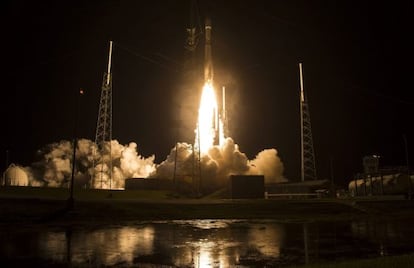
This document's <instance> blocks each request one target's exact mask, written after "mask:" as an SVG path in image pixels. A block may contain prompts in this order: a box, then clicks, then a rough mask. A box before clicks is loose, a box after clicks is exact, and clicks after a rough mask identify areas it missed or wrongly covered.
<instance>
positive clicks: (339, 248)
mask: <svg viewBox="0 0 414 268" xmlns="http://www.w3.org/2000/svg"><path fill="white" fill-rule="evenodd" d="M413 223H414V222H407V221H393V220H387V221H384V220H360V221H358V220H350V221H339V222H338V221H337V222H290V223H286V222H280V221H277V220H265V219H260V220H259V219H258V220H254V219H253V220H252V219H250V220H231V219H223V220H220V219H214V220H213V219H203V220H165V221H138V222H134V223H123V224H117V225H114V224H112V225H104V226H99V224H97V223H96V224H93V225H73V226H60V227H56V226H55V227H52V226H50V227H47V226H43V227H42V228H39V227H36V228H31V227H30V226H26V227H19V228H15V227H14V226H11V225H10V226H3V228H2V229H1V230H0V240H1V242H2V243H1V244H0V266H1V267H21V266H28V265H29V266H32V267H42V266H43V267H66V266H72V267H104V266H109V267H232V266H233V267H235V266H236V267H275V266H289V265H296V264H305V263H321V262H339V261H343V260H349V259H359V258H371V257H380V256H391V255H400V254H405V253H412V252H414V229H413V228H411V226H413Z"/></svg>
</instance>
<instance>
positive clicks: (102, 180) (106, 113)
mask: <svg viewBox="0 0 414 268" xmlns="http://www.w3.org/2000/svg"><path fill="white" fill-rule="evenodd" d="M111 61H112V41H109V56H108V69H107V72H106V73H104V77H103V81H102V88H101V99H100V102H99V112H98V122H97V125H96V136H95V143H96V145H97V146H98V152H99V156H100V160H99V161H98V163H99V164H100V167H101V169H100V171H99V176H98V178H96V176H95V178H94V179H95V186H97V185H100V187H98V188H109V189H112V156H111V153H112V150H111V140H112V75H111ZM106 144H107V145H106ZM105 162H106V163H105ZM105 164H107V166H108V171H107V173H108V174H107V175H108V177H106V176H104V172H105V170H104V165H105ZM94 170H95V172H96V167H95V166H94Z"/></svg>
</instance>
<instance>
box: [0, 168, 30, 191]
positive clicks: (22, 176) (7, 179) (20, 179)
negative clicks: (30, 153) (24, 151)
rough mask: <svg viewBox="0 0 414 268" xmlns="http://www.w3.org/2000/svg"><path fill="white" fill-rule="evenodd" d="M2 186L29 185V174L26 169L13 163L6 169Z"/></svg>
mask: <svg viewBox="0 0 414 268" xmlns="http://www.w3.org/2000/svg"><path fill="white" fill-rule="evenodd" d="M0 185H2V186H28V185H29V176H28V175H27V173H26V171H25V170H24V169H23V168H22V167H20V166H18V165H15V164H11V165H10V166H9V167H8V168H7V169H6V171H4V174H3V178H2V182H1V184H0Z"/></svg>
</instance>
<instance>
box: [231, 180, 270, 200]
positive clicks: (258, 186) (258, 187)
mask: <svg viewBox="0 0 414 268" xmlns="http://www.w3.org/2000/svg"><path fill="white" fill-rule="evenodd" d="M230 196H231V198H232V199H240V198H252V199H254V198H264V176H263V175H230Z"/></svg>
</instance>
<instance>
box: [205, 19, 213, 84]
mask: <svg viewBox="0 0 414 268" xmlns="http://www.w3.org/2000/svg"><path fill="white" fill-rule="evenodd" d="M211 28H212V27H211V20H210V18H206V20H205V31H204V32H205V48H204V81H205V82H210V83H212V82H213V60H212V57H211Z"/></svg>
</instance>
